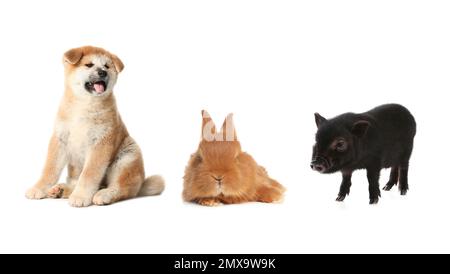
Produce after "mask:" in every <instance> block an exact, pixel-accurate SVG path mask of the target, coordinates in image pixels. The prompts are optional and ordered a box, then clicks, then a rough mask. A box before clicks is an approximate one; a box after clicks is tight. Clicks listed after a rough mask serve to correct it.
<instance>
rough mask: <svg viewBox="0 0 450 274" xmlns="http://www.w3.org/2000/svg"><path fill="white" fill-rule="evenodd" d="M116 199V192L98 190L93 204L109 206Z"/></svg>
mask: <svg viewBox="0 0 450 274" xmlns="http://www.w3.org/2000/svg"><path fill="white" fill-rule="evenodd" d="M116 198H117V190H115V189H108V188H105V189H102V190H99V191H98V192H97V193H96V194H95V195H94V199H93V202H94V204H96V205H109V204H112V203H113V202H114V200H115V199H116Z"/></svg>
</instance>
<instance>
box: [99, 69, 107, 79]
mask: <svg viewBox="0 0 450 274" xmlns="http://www.w3.org/2000/svg"><path fill="white" fill-rule="evenodd" d="M107 75H108V72H106V71H105V70H102V69H99V70H98V76H100V77H102V78H105V77H106V76H107Z"/></svg>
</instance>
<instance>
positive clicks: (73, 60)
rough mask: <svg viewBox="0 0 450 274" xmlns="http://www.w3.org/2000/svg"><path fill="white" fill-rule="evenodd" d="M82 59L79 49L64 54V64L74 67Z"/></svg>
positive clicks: (81, 52)
mask: <svg viewBox="0 0 450 274" xmlns="http://www.w3.org/2000/svg"><path fill="white" fill-rule="evenodd" d="M82 57H83V51H82V49H81V48H74V49H70V50H68V51H66V53H64V63H69V64H71V65H75V64H77V63H78V62H80V60H81V58H82Z"/></svg>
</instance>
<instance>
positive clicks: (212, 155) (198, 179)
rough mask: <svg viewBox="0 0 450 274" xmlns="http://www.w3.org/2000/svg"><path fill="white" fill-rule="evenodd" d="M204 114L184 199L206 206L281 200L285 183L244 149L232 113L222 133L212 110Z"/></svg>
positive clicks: (188, 172)
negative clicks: (272, 174)
mask: <svg viewBox="0 0 450 274" xmlns="http://www.w3.org/2000/svg"><path fill="white" fill-rule="evenodd" d="M202 116H203V124H202V140H201V142H200V145H199V147H198V150H197V151H196V152H195V153H194V154H192V155H191V158H190V160H189V163H188V165H187V167H186V170H185V176H184V191H183V199H184V200H185V201H187V202H195V203H198V204H200V205H206V206H214V205H218V204H220V203H224V204H236V203H243V202H265V203H271V202H276V201H279V200H280V199H281V198H282V196H283V193H284V190H285V189H284V187H283V186H282V185H281V184H280V183H278V182H277V181H275V180H274V179H272V178H270V177H269V175H268V174H267V171H266V170H265V168H264V167H262V166H259V165H258V164H257V163H256V161H255V160H254V159H253V158H252V156H250V155H249V154H247V153H245V152H242V150H241V145H240V143H239V141H238V140H237V137H236V134H235V130H234V124H233V120H232V114H230V115H228V116H227V118H226V119H225V122H224V124H223V126H222V128H221V130H220V132H219V133H216V127H215V125H214V123H213V121H212V120H211V117H210V115H209V114H208V112H206V111H202ZM211 136H212V138H211Z"/></svg>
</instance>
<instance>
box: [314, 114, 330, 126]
mask: <svg viewBox="0 0 450 274" xmlns="http://www.w3.org/2000/svg"><path fill="white" fill-rule="evenodd" d="M314 117H315V118H316V125H317V127H320V125H321V124H322V123H323V122H325V121H326V120H327V119H325V118H323V117H322V116H321V115H320V114H319V113H317V112H316V113H314Z"/></svg>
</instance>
